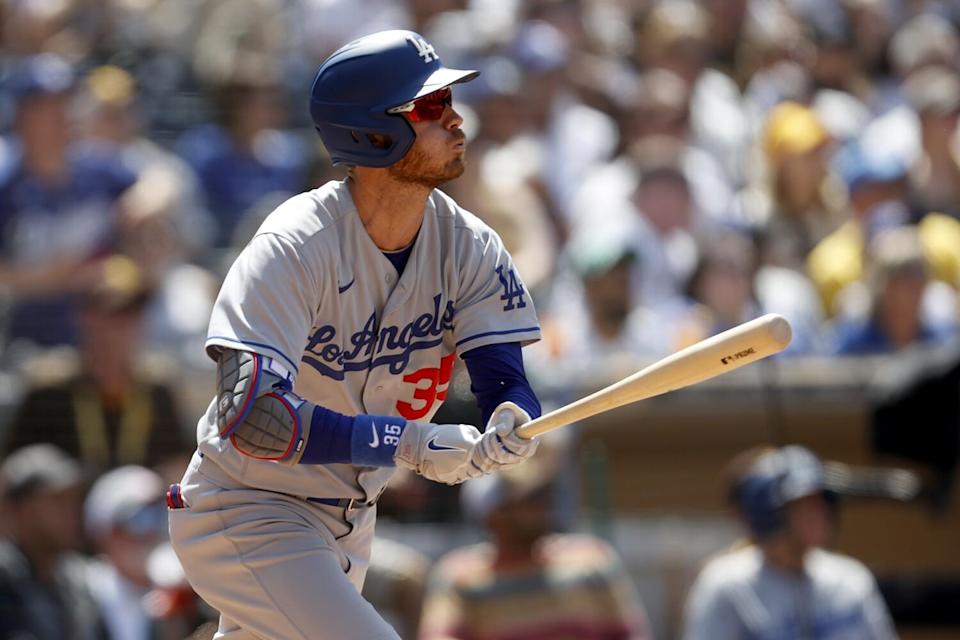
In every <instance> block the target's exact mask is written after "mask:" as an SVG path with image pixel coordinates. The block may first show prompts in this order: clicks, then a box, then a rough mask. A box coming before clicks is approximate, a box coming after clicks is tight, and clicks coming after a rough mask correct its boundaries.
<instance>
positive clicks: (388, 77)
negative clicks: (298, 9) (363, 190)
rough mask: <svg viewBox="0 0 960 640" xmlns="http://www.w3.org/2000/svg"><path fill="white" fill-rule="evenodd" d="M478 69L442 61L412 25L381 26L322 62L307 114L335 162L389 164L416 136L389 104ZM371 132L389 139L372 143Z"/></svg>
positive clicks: (473, 75) (465, 79) (474, 73)
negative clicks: (454, 66) (392, 28)
mask: <svg viewBox="0 0 960 640" xmlns="http://www.w3.org/2000/svg"><path fill="white" fill-rule="evenodd" d="M479 73H480V72H479V71H468V70H461V69H448V68H446V67H444V66H443V64H442V63H441V62H440V57H439V56H438V55H437V52H436V51H434V49H433V46H432V45H431V44H429V43H428V42H427V41H426V40H424V39H423V36H421V35H419V34H417V33H414V32H413V31H399V30H398V31H381V32H379V33H374V34H373V35H369V36H365V37H363V38H360V39H358V40H354V41H353V42H351V43H349V44H347V45H345V46H343V47H341V48H340V49H338V50H337V51H336V52H334V53H333V55H331V56H330V57H329V58H327V59H326V61H324V63H323V64H322V65H320V70H319V71H318V72H317V77H316V79H315V80H314V82H313V89H312V91H311V93H310V115H311V117H312V118H313V123H314V125H315V126H316V128H317V131H318V132H319V133H320V138H321V140H323V144H324V146H325V147H326V148H327V151H328V152H329V153H330V157H331V159H332V160H333V163H334V164H352V165H360V166H364V167H387V166H390V165H392V164H393V163H395V162H397V161H398V160H400V159H401V158H403V156H404V155H405V154H406V153H407V151H408V150H409V149H410V147H411V146H412V145H413V141H414V139H415V138H416V134H415V133H414V131H413V127H412V126H410V123H409V122H407V120H406V119H405V118H404V117H403V116H402V115H399V114H389V113H387V110H388V109H390V108H392V107H397V106H400V105H402V104H404V103H406V102H409V101H411V100H414V99H415V98H419V97H421V96H425V95H427V94H428V93H432V92H434V91H437V90H438V89H442V88H443V87H447V86H450V85H452V84H456V83H458V82H468V81H470V80H473V79H474V78H476V77H477V76H478V75H479ZM370 134H379V135H381V136H387V140H388V143H387V144H386V145H384V146H381V145H377V144H374V142H373V141H372V140H371V139H370V137H369V136H370Z"/></svg>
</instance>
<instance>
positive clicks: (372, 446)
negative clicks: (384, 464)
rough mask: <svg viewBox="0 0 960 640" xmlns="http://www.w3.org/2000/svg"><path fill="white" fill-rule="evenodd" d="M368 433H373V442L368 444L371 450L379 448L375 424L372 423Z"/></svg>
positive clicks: (378, 435)
mask: <svg viewBox="0 0 960 640" xmlns="http://www.w3.org/2000/svg"><path fill="white" fill-rule="evenodd" d="M370 431H372V432H373V440H371V441H370V442H369V444H370V448H371V449H376V448H377V447H379V446H380V434H379V433H378V432H377V423H376V422H374V423H373V424H371V425H370Z"/></svg>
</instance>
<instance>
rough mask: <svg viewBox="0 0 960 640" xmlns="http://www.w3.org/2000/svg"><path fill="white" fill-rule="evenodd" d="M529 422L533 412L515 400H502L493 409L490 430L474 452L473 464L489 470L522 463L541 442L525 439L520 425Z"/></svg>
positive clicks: (488, 427) (534, 439)
mask: <svg viewBox="0 0 960 640" xmlns="http://www.w3.org/2000/svg"><path fill="white" fill-rule="evenodd" d="M527 422H530V414H528V413H527V412H526V411H524V410H523V409H521V408H520V407H519V406H518V405H516V404H514V403H513V402H502V403H500V404H499V405H498V406H497V408H496V409H494V411H493V415H492V416H490V421H489V422H487V429H486V431H484V432H483V437H482V438H481V439H480V444H479V445H478V446H477V448H476V450H475V451H474V455H473V463H474V464H475V465H476V466H478V467H479V468H480V469H482V470H483V472H484V473H490V472H491V471H495V470H496V469H500V468H502V467H509V466H512V465H515V464H519V463H520V462H523V461H524V460H526V459H527V458H529V457H530V456H532V455H533V454H534V453H535V452H536V450H537V446H538V445H539V443H540V441H539V440H538V439H536V438H531V439H527V438H523V437H521V436H520V435H519V434H517V427H519V426H520V425H522V424H526V423H527Z"/></svg>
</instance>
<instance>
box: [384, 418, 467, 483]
mask: <svg viewBox="0 0 960 640" xmlns="http://www.w3.org/2000/svg"><path fill="white" fill-rule="evenodd" d="M480 439H481V436H480V431H479V430H477V428H476V427H474V426H471V425H467V424H432V423H428V422H407V426H406V428H404V430H403V434H402V435H401V436H400V442H399V443H398V444H397V449H396V451H395V452H394V454H393V459H394V461H395V462H396V463H397V465H398V466H401V467H405V468H407V469H411V470H412V471H415V472H417V473H419V474H420V475H422V476H423V477H425V478H428V479H430V480H434V481H436V482H443V483H446V484H459V483H461V482H463V481H464V480H469V479H470V478H476V477H478V476H480V475H482V474H483V473H484V471H483V469H482V468H481V467H479V466H476V465H475V464H474V463H473V458H474V456H475V455H476V453H475V452H476V449H477V444H478V443H479V442H480Z"/></svg>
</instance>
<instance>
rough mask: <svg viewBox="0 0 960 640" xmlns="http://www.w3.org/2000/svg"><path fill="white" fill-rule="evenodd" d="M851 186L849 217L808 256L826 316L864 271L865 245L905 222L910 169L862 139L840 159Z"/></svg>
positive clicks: (842, 173) (839, 163)
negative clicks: (875, 150) (841, 294)
mask: <svg viewBox="0 0 960 640" xmlns="http://www.w3.org/2000/svg"><path fill="white" fill-rule="evenodd" d="M836 164H837V166H838V170H839V173H840V175H841V177H842V178H843V180H844V182H845V183H846V185H847V190H848V191H849V208H850V219H849V220H848V221H846V222H845V223H844V224H843V225H841V226H840V227H839V228H837V229H836V230H835V231H833V232H832V233H831V234H830V235H828V236H827V237H825V238H823V239H822V240H821V241H820V242H819V243H818V244H817V245H816V246H815V247H813V249H812V250H811V251H810V253H809V254H808V256H807V270H808V273H809V274H810V278H811V279H812V280H813V283H814V285H816V287H817V290H818V291H819V293H820V297H821V299H822V300H823V307H824V310H825V311H826V313H827V315H828V316H832V315H835V314H836V313H838V312H839V311H840V309H839V308H838V303H837V294H838V293H839V292H840V291H841V290H842V289H843V288H844V287H846V286H847V285H849V284H852V283H854V282H856V281H857V280H859V279H860V278H861V277H862V275H863V253H864V247H865V245H866V244H869V242H870V241H871V240H872V238H873V237H874V236H876V235H877V234H878V233H879V232H880V231H881V230H883V229H889V228H892V227H896V226H899V225H902V224H906V223H907V222H909V220H910V211H909V208H908V205H907V200H908V189H907V180H906V178H907V168H906V166H905V164H904V162H903V160H902V159H901V158H899V157H897V156H895V155H893V154H891V153H886V154H884V153H872V152H871V151H870V150H868V149H867V148H866V147H865V145H864V144H863V143H862V142H861V141H857V142H853V143H850V144H849V145H847V146H846V147H844V148H843V149H841V150H840V152H839V153H838V156H837V158H836Z"/></svg>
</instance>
